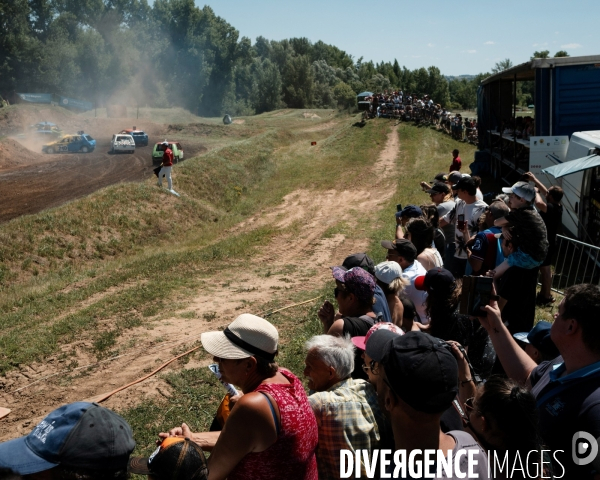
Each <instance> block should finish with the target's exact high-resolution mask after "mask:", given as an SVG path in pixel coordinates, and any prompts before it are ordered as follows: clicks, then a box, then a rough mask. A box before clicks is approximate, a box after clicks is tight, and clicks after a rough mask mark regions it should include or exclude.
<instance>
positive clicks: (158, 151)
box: [152, 140, 183, 163]
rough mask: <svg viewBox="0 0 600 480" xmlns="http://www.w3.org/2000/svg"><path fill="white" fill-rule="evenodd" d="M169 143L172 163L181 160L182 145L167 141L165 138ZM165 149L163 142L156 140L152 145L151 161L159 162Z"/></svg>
mask: <svg viewBox="0 0 600 480" xmlns="http://www.w3.org/2000/svg"><path fill="white" fill-rule="evenodd" d="M165 142H167V143H168V144H169V148H170V149H171V151H172V152H173V163H177V162H179V161H180V160H183V147H182V146H181V143H179V142H169V141H167V140H165ZM164 151H165V147H164V145H163V142H158V143H157V144H156V145H154V149H153V150H152V162H153V163H160V162H161V161H162V156H163V152H164Z"/></svg>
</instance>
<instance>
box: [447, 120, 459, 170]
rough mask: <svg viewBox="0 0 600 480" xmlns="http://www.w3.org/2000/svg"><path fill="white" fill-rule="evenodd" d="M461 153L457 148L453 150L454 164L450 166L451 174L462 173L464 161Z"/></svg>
mask: <svg viewBox="0 0 600 480" xmlns="http://www.w3.org/2000/svg"><path fill="white" fill-rule="evenodd" d="M455 128H456V127H455ZM459 153H460V152H459V151H458V150H457V149H456V148H455V149H454V150H452V163H451V164H450V169H449V172H460V169H461V167H462V160H461V159H460V156H459Z"/></svg>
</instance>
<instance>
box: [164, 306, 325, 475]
mask: <svg viewBox="0 0 600 480" xmlns="http://www.w3.org/2000/svg"><path fill="white" fill-rule="evenodd" d="M278 339H279V334H278V332H277V329H276V328H275V327H274V326H273V325H271V324H270V323H269V322H267V321H266V320H264V319H262V318H260V317H257V316H255V315H251V314H247V313H246V314H243V315H240V316H239V317H237V318H236V319H235V320H234V321H233V323H231V324H230V325H229V327H227V328H226V329H225V331H222V332H206V333H203V334H202V335H201V337H200V340H201V342H202V345H203V347H204V348H205V350H206V351H207V352H209V353H210V354H212V355H214V361H215V362H216V363H218V364H219V370H220V372H221V379H222V380H223V381H224V382H227V383H231V384H233V385H236V386H238V387H240V388H241V389H242V391H243V392H244V395H243V396H242V397H241V398H240V399H239V400H238V401H237V402H236V404H235V405H234V407H233V408H232V410H231V413H230V415H229V417H228V418H227V421H226V422H225V425H224V427H223V430H222V431H220V432H200V433H193V432H191V431H190V429H189V427H188V426H187V425H186V424H185V423H183V424H182V425H181V427H176V428H173V429H172V430H170V431H169V432H168V433H160V434H159V437H160V438H161V441H162V440H163V439H164V438H167V437H172V436H177V437H181V436H183V437H186V438H189V439H190V440H192V441H193V442H195V443H197V444H198V445H199V446H200V447H201V448H202V449H203V450H209V451H210V450H212V453H211V455H210V458H209V459H208V470H209V473H208V479H209V480H221V479H225V478H227V479H228V480H237V479H242V478H260V479H265V480H271V479H272V480H280V479H285V480H316V479H317V461H316V456H315V451H316V448H317V442H318V427H317V421H316V419H315V416H314V414H313V411H312V409H311V407H310V404H309V402H308V398H307V396H306V393H305V391H304V387H303V386H302V383H301V382H300V380H299V379H298V378H297V377H295V376H294V374H292V373H291V372H290V371H289V370H286V369H284V368H280V367H279V366H278V365H277V363H275V355H276V354H277V343H278Z"/></svg>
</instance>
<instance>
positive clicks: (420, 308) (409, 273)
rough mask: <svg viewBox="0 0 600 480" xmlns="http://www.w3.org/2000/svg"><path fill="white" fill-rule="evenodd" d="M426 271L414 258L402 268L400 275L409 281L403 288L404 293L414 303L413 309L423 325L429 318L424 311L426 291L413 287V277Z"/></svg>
mask: <svg viewBox="0 0 600 480" xmlns="http://www.w3.org/2000/svg"><path fill="white" fill-rule="evenodd" d="M426 273H427V271H426V270H425V269H424V268H423V265H421V262H419V261H418V260H415V261H414V263H413V264H412V265H411V266H410V267H407V268H405V269H404V270H402V276H403V277H404V278H406V279H407V280H409V281H410V284H409V285H407V286H406V288H405V289H404V294H405V295H406V296H407V297H408V298H410V299H411V300H412V302H413V303H414V304H415V310H416V311H417V314H418V315H419V318H420V319H421V323H422V324H423V325H427V324H428V323H429V318H427V314H426V313H425V299H426V298H427V292H426V291H424V290H417V289H416V288H415V278H417V277H418V276H420V275H425V274H426Z"/></svg>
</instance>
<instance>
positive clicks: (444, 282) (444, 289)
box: [414, 267, 456, 294]
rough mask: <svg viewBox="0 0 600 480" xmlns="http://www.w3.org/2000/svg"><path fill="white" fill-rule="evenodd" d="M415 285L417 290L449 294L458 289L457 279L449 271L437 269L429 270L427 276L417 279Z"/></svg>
mask: <svg viewBox="0 0 600 480" xmlns="http://www.w3.org/2000/svg"><path fill="white" fill-rule="evenodd" d="M414 285H415V288H416V289H417V290H428V291H432V292H435V293H442V294H449V293H450V292H453V291H454V290H455V289H456V279H455V278H454V275H452V272H450V271H449V270H446V269H445V268H441V267H435V268H432V269H431V270H428V271H427V273H426V274H425V275H420V276H418V277H416V278H415V283H414Z"/></svg>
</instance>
